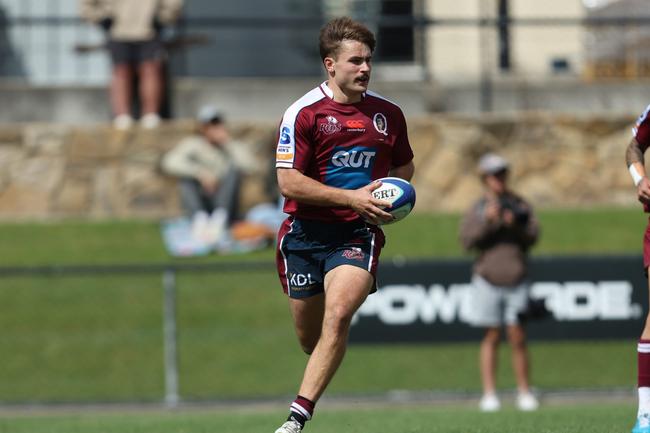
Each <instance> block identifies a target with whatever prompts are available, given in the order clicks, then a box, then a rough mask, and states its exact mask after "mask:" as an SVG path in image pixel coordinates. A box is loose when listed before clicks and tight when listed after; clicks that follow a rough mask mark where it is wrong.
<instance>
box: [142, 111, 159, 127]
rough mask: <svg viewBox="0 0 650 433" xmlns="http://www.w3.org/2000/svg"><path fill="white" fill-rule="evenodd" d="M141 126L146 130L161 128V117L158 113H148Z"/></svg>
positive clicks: (143, 117)
mask: <svg viewBox="0 0 650 433" xmlns="http://www.w3.org/2000/svg"><path fill="white" fill-rule="evenodd" d="M140 125H141V126H142V127H143V128H144V129H156V128H157V127H159V126H160V116H159V115H158V114H157V113H147V114H145V115H144V116H142V117H141V118H140Z"/></svg>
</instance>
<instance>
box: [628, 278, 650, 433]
mask: <svg viewBox="0 0 650 433" xmlns="http://www.w3.org/2000/svg"><path fill="white" fill-rule="evenodd" d="M648 287H649V291H650V280H649V283H648ZM637 372H638V382H637V384H638V390H639V409H638V412H637V421H636V424H635V426H634V428H633V429H632V433H650V313H649V314H648V316H646V321H645V327H644V328H643V333H642V334H641V338H640V339H639V343H638V345H637Z"/></svg>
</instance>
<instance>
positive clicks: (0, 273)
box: [0, 261, 275, 407]
mask: <svg viewBox="0 0 650 433" xmlns="http://www.w3.org/2000/svg"><path fill="white" fill-rule="evenodd" d="M270 270H275V266H274V264H273V263H272V262H266V261H258V262H233V263H171V264H165V263H158V264H125V265H51V266H15V267H0V280H2V279H6V278H11V277H14V278H15V277H19V278H21V277H27V278H31V277H37V276H38V277H71V276H100V277H109V276H114V275H144V274H160V275H161V287H162V294H163V302H162V330H163V370H164V393H165V395H164V402H165V404H166V405H167V406H169V407H175V406H177V405H178V404H179V403H180V399H181V398H180V392H179V367H178V358H179V351H178V326H177V289H178V283H177V274H178V273H180V272H192V273H200V272H209V273H231V272H242V271H246V272H267V271H270Z"/></svg>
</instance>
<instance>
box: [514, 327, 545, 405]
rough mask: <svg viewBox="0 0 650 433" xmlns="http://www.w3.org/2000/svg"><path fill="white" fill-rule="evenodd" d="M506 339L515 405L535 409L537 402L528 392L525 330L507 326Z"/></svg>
mask: <svg viewBox="0 0 650 433" xmlns="http://www.w3.org/2000/svg"><path fill="white" fill-rule="evenodd" d="M508 341H509V343H510V347H511V348H512V369H513V370H514V373H515V381H516V382H517V390H518V395H517V407H518V408H519V409H520V410H524V411H531V410H536V409H537V408H538V407H539V402H538V401H537V398H536V397H535V396H534V395H533V394H532V393H531V392H530V383H529V375H530V360H529V357H528V347H527V345H526V330H525V329H524V328H523V327H522V326H521V325H510V326H508Z"/></svg>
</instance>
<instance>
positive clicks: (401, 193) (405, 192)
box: [372, 177, 415, 225]
mask: <svg viewBox="0 0 650 433" xmlns="http://www.w3.org/2000/svg"><path fill="white" fill-rule="evenodd" d="M377 180H378V181H381V186H380V187H379V188H377V189H376V190H374V191H373V192H372V195H373V196H374V197H375V198H376V199H379V200H383V201H387V202H389V203H390V204H391V205H392V207H391V208H389V209H386V211H387V212H388V213H390V214H392V215H393V217H394V219H393V220H392V221H389V222H387V223H384V225H385V224H393V223H396V222H397V221H400V220H403V219H404V218H406V216H407V215H408V214H409V213H411V211H412V210H413V207H414V206H415V189H414V188H413V185H411V184H410V183H409V182H407V181H405V180H404V179H400V178H399V177H382V178H381V179H377Z"/></svg>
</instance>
